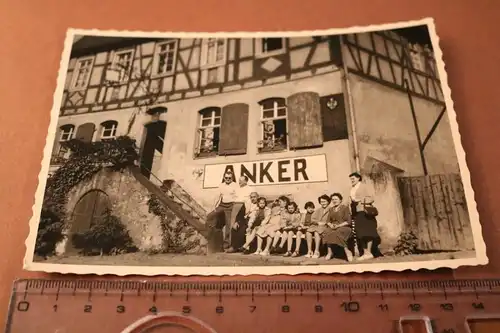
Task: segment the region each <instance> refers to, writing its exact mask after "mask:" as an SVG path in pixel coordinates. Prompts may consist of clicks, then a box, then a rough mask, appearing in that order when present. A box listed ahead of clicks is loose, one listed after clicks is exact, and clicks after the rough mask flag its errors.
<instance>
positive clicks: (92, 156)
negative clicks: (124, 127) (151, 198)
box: [35, 136, 138, 256]
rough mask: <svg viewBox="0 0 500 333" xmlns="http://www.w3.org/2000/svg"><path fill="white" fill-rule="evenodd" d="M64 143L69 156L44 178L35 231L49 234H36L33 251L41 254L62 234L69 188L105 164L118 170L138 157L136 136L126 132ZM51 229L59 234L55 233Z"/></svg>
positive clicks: (54, 243) (50, 251)
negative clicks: (43, 190)
mask: <svg viewBox="0 0 500 333" xmlns="http://www.w3.org/2000/svg"><path fill="white" fill-rule="evenodd" d="M63 144H64V145H66V146H67V148H69V149H70V151H71V156H70V157H69V158H68V160H67V161H66V162H65V163H64V164H63V165H62V166H61V167H60V168H59V169H57V171H56V172H55V173H54V174H53V175H52V177H50V178H49V179H48V180H47V185H46V187H45V195H44V201H43V210H42V216H41V222H40V224H39V228H38V234H39V235H49V234H50V235H51V236H50V237H49V236H44V237H38V238H37V242H36V245H35V253H36V254H38V255H42V256H44V255H49V254H51V253H53V252H54V249H55V245H56V244H57V242H59V241H60V240H61V239H60V238H61V237H63V236H62V235H63V231H64V227H65V224H64V222H65V221H66V211H65V206H66V203H67V195H68V193H69V192H70V191H71V189H72V188H73V187H74V186H76V185H78V184H79V183H81V182H82V181H85V180H88V179H90V178H91V177H92V176H93V175H95V174H96V173H97V172H99V171H100V170H101V169H102V168H104V167H108V168H112V169H114V170H120V169H123V168H124V167H126V166H128V165H133V164H134V163H135V161H136V160H137V159H138V153H137V148H136V145H135V140H133V139H131V138H130V137H128V136H121V137H117V138H116V139H113V140H105V141H104V140H103V141H99V142H88V143H87V142H82V141H80V140H78V139H73V140H70V141H67V142H65V143H63ZM44 216H45V217H44ZM42 221H43V222H42ZM53 233H59V234H60V236H57V237H56V236H54V235H53ZM48 239H50V241H49V240H48Z"/></svg>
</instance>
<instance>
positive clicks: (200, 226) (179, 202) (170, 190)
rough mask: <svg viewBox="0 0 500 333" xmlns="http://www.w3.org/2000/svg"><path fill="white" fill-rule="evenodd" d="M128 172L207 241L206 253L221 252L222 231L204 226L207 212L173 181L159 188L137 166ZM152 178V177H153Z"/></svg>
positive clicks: (131, 167)
mask: <svg viewBox="0 0 500 333" xmlns="http://www.w3.org/2000/svg"><path fill="white" fill-rule="evenodd" d="M129 169H130V172H131V173H132V175H133V176H134V177H135V178H136V180H137V181H139V182H140V183H141V184H142V185H143V186H144V187H146V189H148V191H149V192H150V193H151V194H154V195H155V196H156V197H157V198H158V200H160V202H161V203H162V204H163V205H164V206H165V208H167V209H169V210H170V211H172V213H174V214H175V215H176V216H177V217H178V218H180V219H181V220H184V221H186V223H188V224H189V225H190V226H191V227H193V228H194V229H195V230H196V231H198V232H199V233H200V234H201V235H202V236H203V237H204V238H205V239H206V240H207V252H209V253H214V252H222V250H223V249H222V243H223V242H222V231H221V230H219V229H217V230H215V229H210V228H208V227H207V225H206V218H207V212H206V210H205V209H204V208H203V207H202V206H200V205H199V204H198V203H197V202H196V201H195V200H194V199H193V198H192V197H191V195H189V193H187V192H186V191H185V190H184V189H183V188H182V187H181V186H180V185H179V184H177V183H176V182H175V181H173V180H167V181H164V182H163V183H162V185H161V186H158V185H155V184H154V183H153V182H152V181H151V180H150V179H149V178H147V177H145V176H144V175H143V174H142V172H141V169H140V168H139V167H137V166H130V167H129ZM153 176H154V175H153Z"/></svg>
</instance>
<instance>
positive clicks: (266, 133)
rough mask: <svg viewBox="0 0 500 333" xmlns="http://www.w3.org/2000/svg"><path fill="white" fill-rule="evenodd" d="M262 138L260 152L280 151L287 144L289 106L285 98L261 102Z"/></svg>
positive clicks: (259, 144)
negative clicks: (287, 106)
mask: <svg viewBox="0 0 500 333" xmlns="http://www.w3.org/2000/svg"><path fill="white" fill-rule="evenodd" d="M259 104H260V108H261V123H262V136H261V138H262V140H261V141H259V143H258V148H259V151H260V152H268V151H280V150H285V149H287V148H288V146H287V108H286V103H285V99H284V98H268V99H265V100H263V101H261V102H260V103H259Z"/></svg>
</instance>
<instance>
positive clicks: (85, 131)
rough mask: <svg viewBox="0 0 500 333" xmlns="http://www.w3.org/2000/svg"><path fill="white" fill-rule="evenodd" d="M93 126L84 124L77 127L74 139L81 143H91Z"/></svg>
mask: <svg viewBox="0 0 500 333" xmlns="http://www.w3.org/2000/svg"><path fill="white" fill-rule="evenodd" d="M94 131H95V125H94V124H92V123H86V124H83V125H80V126H78V129H77V130H76V136H75V139H77V140H80V141H83V142H92V138H93V137H94Z"/></svg>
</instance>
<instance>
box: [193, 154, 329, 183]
mask: <svg viewBox="0 0 500 333" xmlns="http://www.w3.org/2000/svg"><path fill="white" fill-rule="evenodd" d="M228 171H231V172H233V174H234V175H235V176H236V178H238V177H239V176H247V177H248V179H249V182H248V183H249V185H254V186H261V185H284V184H300V183H316V182H326V181H328V172H327V168H326V155H324V154H322V155H313V156H301V157H290V158H283V159H276V160H260V161H249V162H238V163H221V164H209V165H205V173H204V179H203V188H216V187H219V185H220V184H221V183H222V181H223V177H224V174H225V173H226V172H228Z"/></svg>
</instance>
